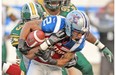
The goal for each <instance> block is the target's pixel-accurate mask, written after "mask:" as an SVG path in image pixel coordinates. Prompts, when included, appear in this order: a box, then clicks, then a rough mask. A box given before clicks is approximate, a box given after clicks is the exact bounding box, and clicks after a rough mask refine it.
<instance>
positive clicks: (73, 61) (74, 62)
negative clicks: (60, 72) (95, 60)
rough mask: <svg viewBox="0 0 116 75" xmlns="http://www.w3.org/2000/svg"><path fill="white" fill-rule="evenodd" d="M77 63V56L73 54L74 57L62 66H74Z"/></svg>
mask: <svg viewBox="0 0 116 75" xmlns="http://www.w3.org/2000/svg"><path fill="white" fill-rule="evenodd" d="M76 63H77V57H76V56H75V57H74V58H72V59H71V60H70V61H69V62H68V63H67V64H66V65H65V66H64V67H65V68H70V67H73V66H75V65H76Z"/></svg>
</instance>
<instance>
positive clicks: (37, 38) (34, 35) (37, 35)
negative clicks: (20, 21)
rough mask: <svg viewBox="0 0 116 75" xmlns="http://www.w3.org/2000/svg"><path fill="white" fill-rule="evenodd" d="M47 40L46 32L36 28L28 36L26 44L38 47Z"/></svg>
mask: <svg viewBox="0 0 116 75" xmlns="http://www.w3.org/2000/svg"><path fill="white" fill-rule="evenodd" d="M44 40H45V33H44V32H43V31H41V30H35V31H33V32H31V33H29V35H28V36H27V38H26V44H27V45H28V46H29V47H36V46H38V45H40V44H41V43H42V42H43V41H44Z"/></svg>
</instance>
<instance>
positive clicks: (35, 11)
mask: <svg viewBox="0 0 116 75" xmlns="http://www.w3.org/2000/svg"><path fill="white" fill-rule="evenodd" d="M33 5H34V9H35V14H36V15H38V13H37V8H36V6H35V4H34V3H33Z"/></svg>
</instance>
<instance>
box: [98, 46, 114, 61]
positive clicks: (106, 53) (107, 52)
mask: <svg viewBox="0 0 116 75" xmlns="http://www.w3.org/2000/svg"><path fill="white" fill-rule="evenodd" d="M100 51H101V52H103V54H104V56H105V57H106V59H107V60H108V61H109V62H113V54H112V52H111V51H110V50H109V49H108V48H107V47H104V48H103V49H102V50H100Z"/></svg>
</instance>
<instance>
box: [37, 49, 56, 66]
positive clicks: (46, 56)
mask: <svg viewBox="0 0 116 75" xmlns="http://www.w3.org/2000/svg"><path fill="white" fill-rule="evenodd" d="M51 52H52V51H51V50H45V51H43V50H39V52H38V53H35V54H36V56H38V58H40V59H41V60H42V61H44V62H47V63H49V64H51V65H56V64H57V60H55V59H53V58H52V57H51Z"/></svg>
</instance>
